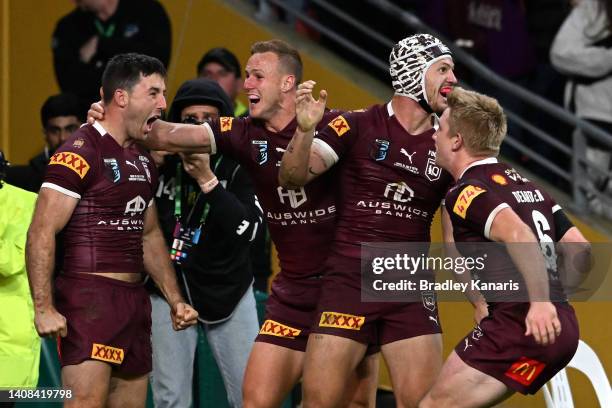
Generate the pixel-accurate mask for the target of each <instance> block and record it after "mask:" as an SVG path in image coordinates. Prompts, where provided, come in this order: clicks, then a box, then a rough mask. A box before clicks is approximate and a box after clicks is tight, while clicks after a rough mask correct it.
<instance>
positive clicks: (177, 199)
mask: <svg viewBox="0 0 612 408" xmlns="http://www.w3.org/2000/svg"><path fill="white" fill-rule="evenodd" d="M221 159H223V156H219V158H218V159H217V161H216V162H215V165H214V167H213V173H216V171H217V168H219V164H220V163H221ZM175 180H176V184H175V187H174V191H175V195H174V216H175V217H176V219H177V220H180V219H181V213H182V206H181V201H182V191H181V190H182V188H183V183H182V180H183V163H182V162H181V161H179V162H178V163H177V164H176V178H175ZM201 195H202V191H200V193H199V194H198V196H197V197H196V199H195V201H194V203H193V206H192V207H191V211H190V212H189V215H188V216H187V222H186V223H187V224H188V223H189V221H190V220H191V217H192V216H193V211H194V210H195V208H196V204H197V203H198V201H199V199H200V196H201ZM209 210H210V204H208V203H206V204H205V205H204V211H202V216H201V217H200V224H199V226H200V227H202V225H204V221H205V220H206V216H207V215H208V211H209Z"/></svg>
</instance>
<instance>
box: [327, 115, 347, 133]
mask: <svg viewBox="0 0 612 408" xmlns="http://www.w3.org/2000/svg"><path fill="white" fill-rule="evenodd" d="M329 127H331V128H332V129H334V132H336V134H337V135H338V137H340V136H342V135H343V134H345V133H346V132H348V131H349V130H351V128H350V126H349V124H348V122H347V121H346V119H344V117H343V116H342V115H340V116H338V117H337V118H336V119H334V120H332V121H331V122H329Z"/></svg>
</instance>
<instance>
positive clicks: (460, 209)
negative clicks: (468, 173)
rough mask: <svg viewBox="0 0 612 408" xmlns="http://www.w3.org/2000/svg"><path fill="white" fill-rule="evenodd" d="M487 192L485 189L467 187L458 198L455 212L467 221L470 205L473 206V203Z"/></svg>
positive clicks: (454, 208)
mask: <svg viewBox="0 0 612 408" xmlns="http://www.w3.org/2000/svg"><path fill="white" fill-rule="evenodd" d="M486 191H487V190H485V189H484V188H480V187H478V186H472V185H469V186H467V187H466V188H464V189H463V191H462V192H461V194H459V197H457V201H456V202H455V206H454V207H453V212H454V213H455V214H457V215H458V216H460V217H461V218H463V219H465V216H466V214H467V210H468V208H469V207H470V204H472V201H473V200H474V199H475V198H476V197H478V196H479V195H481V194H482V193H484V192H486Z"/></svg>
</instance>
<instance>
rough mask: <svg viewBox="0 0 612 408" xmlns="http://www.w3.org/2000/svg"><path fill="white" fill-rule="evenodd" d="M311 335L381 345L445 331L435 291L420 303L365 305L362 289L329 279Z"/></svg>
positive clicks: (425, 296) (342, 280)
mask: <svg viewBox="0 0 612 408" xmlns="http://www.w3.org/2000/svg"><path fill="white" fill-rule="evenodd" d="M356 273H357V274H358V273H359V271H357V272H356ZM358 276H359V275H358ZM358 279H359V277H358ZM312 332H313V333H323V334H332V335H335V336H340V337H345V338H348V339H352V340H355V341H358V342H360V343H365V344H378V345H379V346H382V345H385V344H389V343H392V342H394V341H398V340H404V339H409V338H412V337H416V336H422V335H425V334H436V333H442V328H441V327H440V318H439V316H438V306H437V302H436V299H435V294H434V293H433V292H427V293H423V294H422V301H421V302H362V301H361V289H360V288H356V287H354V286H351V285H348V284H346V281H345V280H344V279H342V278H341V279H336V278H335V277H333V276H326V277H325V278H324V279H323V288H322V293H321V298H320V300H319V307H318V311H317V314H316V321H315V325H314V326H313V329H312Z"/></svg>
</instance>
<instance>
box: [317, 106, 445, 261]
mask: <svg viewBox="0 0 612 408" xmlns="http://www.w3.org/2000/svg"><path fill="white" fill-rule="evenodd" d="M432 134H433V129H431V130H428V131H426V132H424V133H422V134H419V135H411V134H409V133H408V132H406V130H405V129H404V128H403V127H402V125H401V124H400V123H399V122H398V120H397V118H396V117H395V115H394V113H393V110H392V108H391V103H390V102H389V103H388V104H386V105H375V106H373V107H371V108H369V109H367V110H365V111H364V110H362V111H353V112H349V113H346V114H342V115H340V116H338V117H336V118H334V119H333V120H332V121H331V122H329V123H328V124H327V125H326V126H325V127H324V128H323V129H321V130H320V131H319V132H318V134H317V136H316V137H317V139H315V143H317V144H319V146H321V147H322V148H324V149H330V153H332V154H333V155H335V156H337V157H336V158H337V159H341V158H344V160H343V164H342V166H340V194H341V195H340V198H339V207H340V208H339V211H338V226H337V228H336V234H335V241H334V244H333V253H334V254H338V255H341V256H344V257H349V258H353V259H359V258H360V256H361V247H360V244H361V243H362V242H403V241H413V242H429V241H430V228H431V222H432V219H433V216H434V214H435V212H436V210H437V208H438V207H439V206H440V203H441V201H442V199H443V198H444V195H445V194H446V191H447V190H448V187H449V185H450V183H451V177H450V175H449V174H448V173H447V172H445V171H443V170H442V169H441V168H440V167H438V166H436V165H435V159H436V149H435V145H434V141H433V139H432Z"/></svg>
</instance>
